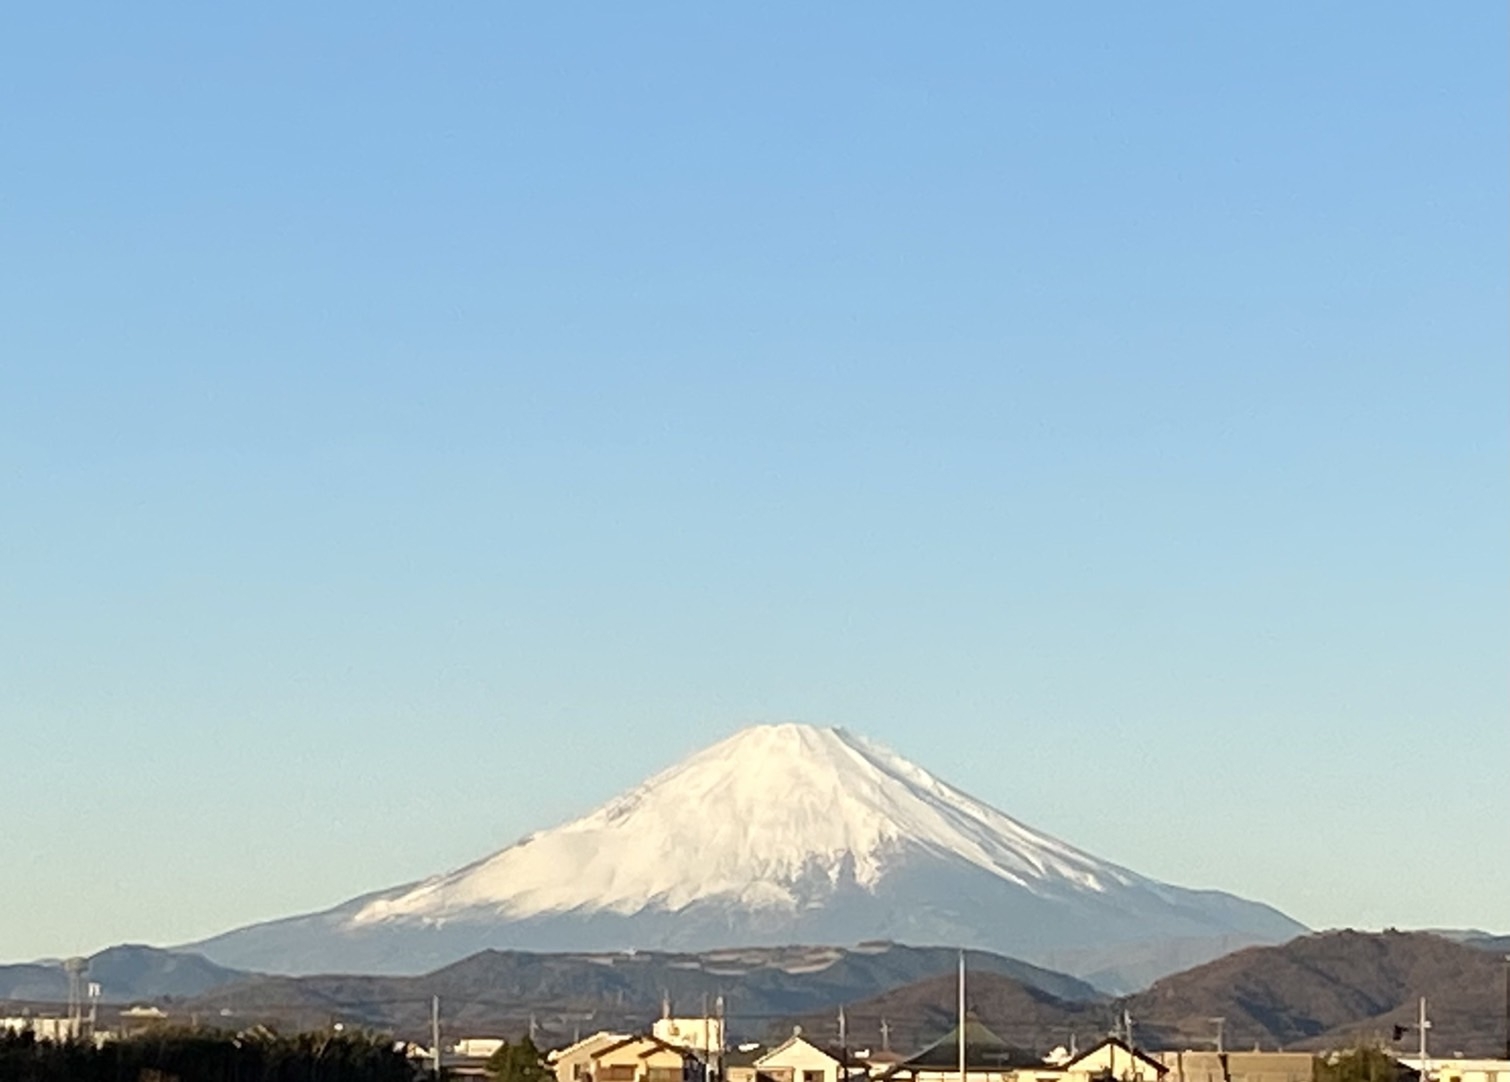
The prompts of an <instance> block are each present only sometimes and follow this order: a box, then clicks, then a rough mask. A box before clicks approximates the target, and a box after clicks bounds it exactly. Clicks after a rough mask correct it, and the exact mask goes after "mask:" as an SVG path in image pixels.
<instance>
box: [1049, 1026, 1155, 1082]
mask: <svg viewBox="0 0 1510 1082" xmlns="http://www.w3.org/2000/svg"><path fill="white" fill-rule="evenodd" d="M1168 1073H1169V1068H1168V1067H1166V1066H1164V1064H1162V1063H1160V1062H1159V1061H1158V1060H1157V1059H1155V1058H1154V1057H1153V1056H1151V1055H1149V1054H1148V1053H1147V1052H1142V1051H1139V1050H1138V1049H1136V1048H1129V1047H1128V1046H1127V1045H1126V1044H1125V1043H1124V1042H1123V1041H1122V1039H1121V1038H1120V1037H1108V1038H1106V1039H1105V1040H1104V1041H1102V1042H1101V1043H1100V1044H1098V1045H1094V1046H1092V1047H1091V1048H1088V1049H1086V1050H1085V1051H1084V1052H1081V1053H1080V1054H1079V1055H1077V1056H1074V1057H1072V1058H1071V1059H1069V1060H1068V1061H1067V1062H1065V1063H1064V1064H1062V1065H1060V1066H1059V1067H1058V1068H1056V1069H1054V1070H1053V1071H1050V1072H1044V1071H1033V1072H1024V1074H1025V1075H1026V1076H1027V1077H1025V1078H1023V1079H1021V1080H1019V1082H1028V1078H1031V1079H1033V1080H1034V1082H1048V1078H1050V1077H1057V1078H1058V1079H1062V1080H1063V1082H1094V1080H1097V1079H1112V1080H1114V1082H1161V1080H1162V1079H1163V1078H1164V1076H1165V1075H1166V1074H1168Z"/></svg>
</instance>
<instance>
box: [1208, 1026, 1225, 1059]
mask: <svg viewBox="0 0 1510 1082" xmlns="http://www.w3.org/2000/svg"><path fill="white" fill-rule="evenodd" d="M1211 1022H1212V1023H1213V1024H1214V1025H1215V1026H1216V1054H1217V1055H1219V1056H1220V1055H1222V1054H1223V1053H1225V1052H1226V1051H1227V1049H1226V1046H1225V1045H1224V1044H1223V1042H1222V1038H1223V1036H1225V1031H1226V1029H1227V1020H1226V1019H1225V1018H1213V1019H1211Z"/></svg>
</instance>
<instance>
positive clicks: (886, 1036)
mask: <svg viewBox="0 0 1510 1082" xmlns="http://www.w3.org/2000/svg"><path fill="white" fill-rule="evenodd" d="M1505 972H1506V973H1510V969H1506V971H1505ZM881 1051H882V1052H890V1051H891V1026H890V1025H889V1024H888V1023H887V1021H886V1019H884V1018H883V1019H881Z"/></svg>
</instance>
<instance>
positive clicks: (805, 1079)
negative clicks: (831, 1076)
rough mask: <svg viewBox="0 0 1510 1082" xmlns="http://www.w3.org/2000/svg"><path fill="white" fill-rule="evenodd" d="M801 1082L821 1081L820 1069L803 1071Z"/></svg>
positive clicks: (821, 1073)
mask: <svg viewBox="0 0 1510 1082" xmlns="http://www.w3.org/2000/svg"><path fill="white" fill-rule="evenodd" d="M802 1082H823V1072H822V1071H803V1072H802Z"/></svg>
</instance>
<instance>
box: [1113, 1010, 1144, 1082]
mask: <svg viewBox="0 0 1510 1082" xmlns="http://www.w3.org/2000/svg"><path fill="white" fill-rule="evenodd" d="M1122 1036H1123V1039H1124V1040H1126V1042H1127V1071H1126V1073H1125V1074H1123V1076H1122V1077H1123V1078H1128V1079H1135V1078H1137V1077H1138V1060H1137V1058H1136V1056H1135V1055H1134V1054H1133V1030H1132V1012H1131V1011H1129V1010H1127V1009H1126V1008H1125V1007H1124V1008H1123V1009H1122ZM1112 1055H1113V1056H1115V1055H1116V1053H1115V1052H1113V1053H1112Z"/></svg>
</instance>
